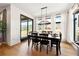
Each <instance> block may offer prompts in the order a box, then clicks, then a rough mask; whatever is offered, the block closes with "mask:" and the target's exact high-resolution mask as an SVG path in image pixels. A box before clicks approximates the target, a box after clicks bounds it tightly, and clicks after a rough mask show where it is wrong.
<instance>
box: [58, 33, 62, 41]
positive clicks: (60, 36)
mask: <svg viewBox="0 0 79 59" xmlns="http://www.w3.org/2000/svg"><path fill="white" fill-rule="evenodd" d="M59 36H60V42H61V40H62V33H61V32H60V34H59Z"/></svg>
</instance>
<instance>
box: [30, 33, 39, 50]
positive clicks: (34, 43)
mask: <svg viewBox="0 0 79 59" xmlns="http://www.w3.org/2000/svg"><path fill="white" fill-rule="evenodd" d="M31 35H32V36H33V37H32V47H33V46H36V48H37V50H38V44H39V42H40V40H39V39H38V38H37V36H38V33H32V34H31Z"/></svg>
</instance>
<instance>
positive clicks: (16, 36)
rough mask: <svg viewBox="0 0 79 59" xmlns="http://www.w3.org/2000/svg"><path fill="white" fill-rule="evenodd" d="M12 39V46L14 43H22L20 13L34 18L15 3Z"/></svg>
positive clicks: (13, 7)
mask: <svg viewBox="0 0 79 59" xmlns="http://www.w3.org/2000/svg"><path fill="white" fill-rule="evenodd" d="M10 6H11V23H10V27H11V28H10V29H11V35H10V36H11V39H10V41H9V45H10V46H12V45H14V44H17V43H20V14H23V15H25V16H28V17H30V18H32V19H34V18H33V17H32V16H31V15H28V14H27V13H25V12H24V11H22V10H20V9H19V8H18V7H16V6H15V5H14V4H11V5H10Z"/></svg>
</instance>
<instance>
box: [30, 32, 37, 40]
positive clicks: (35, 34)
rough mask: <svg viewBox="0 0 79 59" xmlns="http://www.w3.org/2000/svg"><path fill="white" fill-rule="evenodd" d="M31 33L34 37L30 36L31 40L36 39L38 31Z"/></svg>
mask: <svg viewBox="0 0 79 59" xmlns="http://www.w3.org/2000/svg"><path fill="white" fill-rule="evenodd" d="M31 35H32V36H35V37H32V40H36V39H37V38H36V36H38V33H36V32H32V33H31Z"/></svg>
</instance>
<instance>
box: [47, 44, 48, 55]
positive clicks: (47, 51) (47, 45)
mask: <svg viewBox="0 0 79 59" xmlns="http://www.w3.org/2000/svg"><path fill="white" fill-rule="evenodd" d="M47 54H48V45H47Z"/></svg>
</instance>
